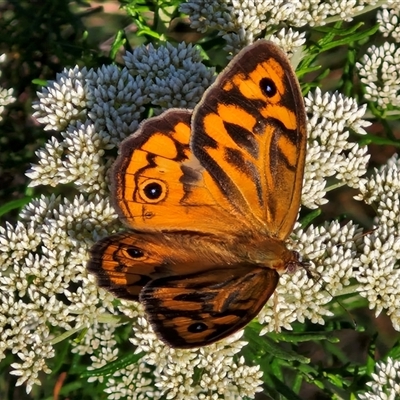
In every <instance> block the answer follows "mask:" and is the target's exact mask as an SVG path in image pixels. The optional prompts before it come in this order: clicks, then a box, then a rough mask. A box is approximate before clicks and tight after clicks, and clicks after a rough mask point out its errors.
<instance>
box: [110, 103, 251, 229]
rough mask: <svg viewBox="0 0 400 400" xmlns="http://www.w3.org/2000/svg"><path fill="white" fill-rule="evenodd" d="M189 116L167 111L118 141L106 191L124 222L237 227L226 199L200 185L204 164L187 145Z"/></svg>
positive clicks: (152, 225) (136, 225)
mask: <svg viewBox="0 0 400 400" xmlns="http://www.w3.org/2000/svg"><path fill="white" fill-rule="evenodd" d="M191 115H192V114H191V112H190V111H187V110H178V109H173V110H169V111H167V112H165V113H163V114H162V115H160V116H158V117H154V118H151V119H148V120H146V121H144V123H143V124H141V126H140V128H139V129H138V131H137V132H135V134H134V135H132V136H130V137H128V138H127V139H126V140H124V141H123V142H122V144H121V146H120V154H119V156H118V158H117V160H116V162H115V164H114V166H113V171H112V176H113V179H112V188H111V192H112V199H113V205H114V207H115V209H116V210H117V212H118V214H119V216H120V218H121V219H122V220H123V221H124V222H125V223H126V224H127V225H129V226H130V227H133V228H135V229H137V230H147V231H154V230H158V231H172V230H180V229H190V230H192V231H199V232H202V233H205V232H212V233H213V232H219V233H221V232H224V231H225V232H228V231H229V232H232V231H233V230H238V229H239V228H241V227H242V226H243V223H241V222H240V221H239V220H238V219H237V218H234V217H233V215H234V213H233V212H232V210H231V205H230V203H229V201H228V200H227V199H226V198H225V197H221V196H220V197H219V198H215V196H213V193H211V192H210V191H209V190H208V189H207V188H206V187H205V185H204V182H203V175H202V174H203V172H204V168H203V167H202V166H201V165H200V163H199V162H198V161H197V160H196V159H195V157H194V156H193V154H192V152H191V150H190V148H189V138H190V134H191V128H190V120H191ZM187 165H190V168H188V167H187Z"/></svg>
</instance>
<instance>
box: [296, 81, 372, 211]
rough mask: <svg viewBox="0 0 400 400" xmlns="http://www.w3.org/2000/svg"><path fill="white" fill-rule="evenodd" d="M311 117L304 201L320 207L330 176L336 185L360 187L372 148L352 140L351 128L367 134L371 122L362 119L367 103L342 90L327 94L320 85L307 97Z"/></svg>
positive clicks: (307, 204) (358, 132)
mask: <svg viewBox="0 0 400 400" xmlns="http://www.w3.org/2000/svg"><path fill="white" fill-rule="evenodd" d="M305 104H306V110H307V112H308V114H309V120H308V148H307V156H306V166H305V173H304V188H303V197H302V203H303V204H304V205H306V206H307V207H309V208H317V207H318V206H319V205H321V204H324V203H326V202H327V200H326V199H325V198H324V196H325V194H326V191H327V190H328V189H329V188H326V183H327V178H329V177H335V179H336V183H335V185H334V187H337V186H343V185H348V186H351V187H353V188H357V187H358V183H359V179H360V176H362V175H364V174H365V172H366V170H367V162H368V160H369V155H368V154H367V151H368V148H367V147H366V146H365V147H360V146H359V145H358V144H357V143H355V142H351V141H349V138H350V131H351V132H354V133H357V134H360V135H362V134H365V133H366V132H365V130H364V128H365V127H367V126H369V125H370V123H369V122H368V121H365V120H363V119H362V117H363V116H364V114H365V110H366V106H361V107H359V106H358V105H357V102H356V101H355V100H354V99H351V98H346V97H345V96H343V95H341V94H340V93H334V94H330V93H325V94H324V95H322V93H321V90H320V89H319V88H317V89H316V90H315V92H314V93H312V92H309V94H308V96H307V97H306V98H305Z"/></svg>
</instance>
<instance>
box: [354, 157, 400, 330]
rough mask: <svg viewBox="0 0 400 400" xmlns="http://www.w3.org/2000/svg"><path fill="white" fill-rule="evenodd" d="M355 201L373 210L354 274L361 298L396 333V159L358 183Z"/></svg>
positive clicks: (399, 225) (399, 242) (399, 188)
mask: <svg viewBox="0 0 400 400" xmlns="http://www.w3.org/2000/svg"><path fill="white" fill-rule="evenodd" d="M359 187H360V192H361V193H360V194H359V195H358V196H357V197H356V199H357V200H362V201H364V202H366V203H367V204H370V205H373V206H374V209H375V210H376V217H375V221H374V224H375V227H374V230H373V231H372V232H371V233H370V234H369V235H367V236H365V238H364V244H363V249H362V256H361V266H360V268H359V270H358V273H357V274H356V278H357V280H358V282H360V284H361V285H360V287H359V289H358V291H359V293H360V294H361V296H363V297H366V298H367V299H368V303H369V307H370V308H371V309H375V314H376V315H379V314H380V313H381V311H382V310H385V311H386V313H387V314H388V315H389V317H390V319H391V320H392V323H393V326H394V328H395V329H396V330H398V331H400V266H399V260H400V160H399V158H398V156H397V155H394V156H393V157H392V158H391V159H390V160H389V162H388V163H387V164H386V165H385V166H383V167H382V168H380V169H379V170H375V172H374V174H373V175H371V176H370V177H369V178H367V179H365V178H364V179H361V180H360V186H359Z"/></svg>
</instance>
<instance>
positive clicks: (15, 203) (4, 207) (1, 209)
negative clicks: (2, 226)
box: [0, 196, 33, 217]
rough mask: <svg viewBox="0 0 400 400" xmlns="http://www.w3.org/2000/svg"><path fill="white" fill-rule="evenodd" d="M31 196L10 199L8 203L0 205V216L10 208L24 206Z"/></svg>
mask: <svg viewBox="0 0 400 400" xmlns="http://www.w3.org/2000/svg"><path fill="white" fill-rule="evenodd" d="M32 198H33V196H28V197H23V198H22V199H17V200H11V201H9V202H8V203H6V204H3V205H2V206H0V217H1V216H3V215H4V214H7V213H8V212H10V211H11V210H15V209H18V208H22V207H24V206H26V205H27V204H28V203H29V202H30V201H31V200H32Z"/></svg>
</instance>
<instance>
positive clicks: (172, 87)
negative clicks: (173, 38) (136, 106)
mask: <svg viewBox="0 0 400 400" xmlns="http://www.w3.org/2000/svg"><path fill="white" fill-rule="evenodd" d="M123 58H124V61H125V65H126V67H127V68H128V70H129V73H130V74H131V75H134V76H140V77H142V79H143V80H144V81H145V82H146V84H145V88H144V93H145V95H146V96H147V97H148V98H149V99H150V101H151V104H152V105H153V106H158V107H159V108H158V109H156V110H155V114H159V113H161V112H162V111H164V110H166V109H168V108H174V107H175V108H190V109H192V108H194V107H195V105H196V104H197V103H198V102H199V100H200V99H201V96H202V95H203V92H204V90H205V89H207V88H208V87H209V86H210V85H211V84H212V83H213V82H214V79H215V75H214V74H215V69H214V68H207V67H206V66H205V65H204V64H203V63H202V62H201V61H202V58H201V56H200V52H199V51H198V50H197V49H196V48H194V47H193V46H192V45H191V44H189V45H186V44H185V43H181V44H179V45H178V47H174V46H172V45H171V44H170V43H166V45H165V46H161V47H159V48H158V49H155V48H154V47H153V45H151V44H150V45H149V46H147V47H144V46H141V47H137V48H136V49H134V50H133V52H132V53H129V52H128V53H127V54H126V55H125V56H124V57H123Z"/></svg>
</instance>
